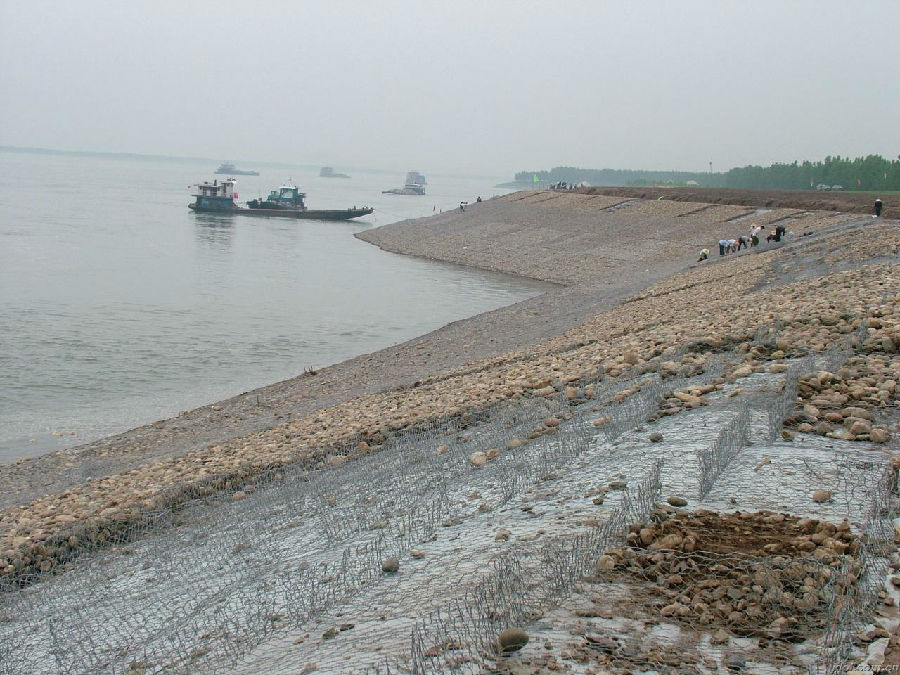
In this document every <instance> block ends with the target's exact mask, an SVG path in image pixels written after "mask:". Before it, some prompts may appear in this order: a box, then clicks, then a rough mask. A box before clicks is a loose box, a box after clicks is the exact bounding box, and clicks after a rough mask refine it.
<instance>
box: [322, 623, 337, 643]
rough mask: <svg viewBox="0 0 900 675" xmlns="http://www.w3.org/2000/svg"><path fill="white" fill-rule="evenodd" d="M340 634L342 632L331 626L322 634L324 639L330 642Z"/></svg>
mask: <svg viewBox="0 0 900 675" xmlns="http://www.w3.org/2000/svg"><path fill="white" fill-rule="evenodd" d="M340 632H341V631H339V630H338V628H337V626H331V627H330V628H328V629H327V630H326V631H325V632H324V633H322V637H323V638H325V639H326V640H330V639H331V638H333V637H334V636H336V635H337V634H338V633H340Z"/></svg>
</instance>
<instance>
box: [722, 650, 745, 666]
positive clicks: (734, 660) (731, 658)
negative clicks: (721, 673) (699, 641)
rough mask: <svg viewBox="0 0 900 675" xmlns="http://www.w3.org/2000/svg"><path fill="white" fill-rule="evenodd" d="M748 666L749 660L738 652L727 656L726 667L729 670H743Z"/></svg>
mask: <svg viewBox="0 0 900 675" xmlns="http://www.w3.org/2000/svg"><path fill="white" fill-rule="evenodd" d="M746 666H747V661H746V660H745V659H744V658H743V657H741V656H739V655H737V654H729V655H728V656H727V657H726V658H725V667H726V668H728V670H743V669H744V668H745V667H746Z"/></svg>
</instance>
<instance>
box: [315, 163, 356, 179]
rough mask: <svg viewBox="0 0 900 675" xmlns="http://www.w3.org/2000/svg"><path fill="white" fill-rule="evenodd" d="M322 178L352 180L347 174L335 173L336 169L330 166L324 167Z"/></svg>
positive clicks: (320, 174) (321, 173)
mask: <svg viewBox="0 0 900 675" xmlns="http://www.w3.org/2000/svg"><path fill="white" fill-rule="evenodd" d="M319 177H320V178H350V176H348V175H347V174H345V173H335V172H334V169H333V168H332V167H330V166H323V167H322V170H321V171H319Z"/></svg>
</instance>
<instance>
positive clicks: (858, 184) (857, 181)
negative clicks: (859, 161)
mask: <svg viewBox="0 0 900 675" xmlns="http://www.w3.org/2000/svg"><path fill="white" fill-rule="evenodd" d="M860 185H862V181H861V180H860V179H859V178H857V179H856V186H857V187H859V186H860Z"/></svg>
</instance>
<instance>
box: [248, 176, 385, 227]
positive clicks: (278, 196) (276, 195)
mask: <svg viewBox="0 0 900 675" xmlns="http://www.w3.org/2000/svg"><path fill="white" fill-rule="evenodd" d="M305 198H306V193H305V192H300V190H299V189H298V188H297V186H296V185H291V184H289V183H288V184H285V185H282V186H281V187H280V188H279V189H277V190H272V191H271V192H269V196H268V197H266V198H265V199H251V200H250V201H249V202H247V208H246V209H241V210H240V212H241V213H243V214H246V215H248V216H249V215H254V216H256V215H259V216H282V217H287V218H305V219H307V220H350V219H351V218H359V217H360V216H367V215H369V214H370V213H372V211H373V210H374V209H372V207H370V206H360V207H357V206H354V207H353V208H352V209H317V210H316V209H314V210H310V209H308V208H307V207H306V203H305V202H304V201H303V200H304V199H305Z"/></svg>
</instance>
